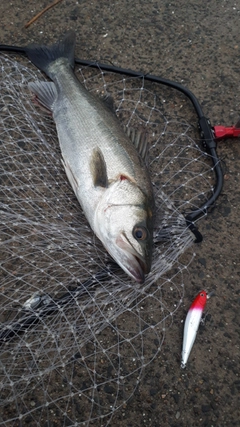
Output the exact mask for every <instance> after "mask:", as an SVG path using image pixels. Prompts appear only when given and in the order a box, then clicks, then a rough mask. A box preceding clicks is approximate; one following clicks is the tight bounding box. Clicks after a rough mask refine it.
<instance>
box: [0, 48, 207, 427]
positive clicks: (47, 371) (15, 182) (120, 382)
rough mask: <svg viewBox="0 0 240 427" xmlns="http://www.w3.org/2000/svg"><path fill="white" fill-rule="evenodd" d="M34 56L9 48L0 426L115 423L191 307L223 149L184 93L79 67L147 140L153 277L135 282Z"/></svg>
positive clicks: (0, 272)
mask: <svg viewBox="0 0 240 427" xmlns="http://www.w3.org/2000/svg"><path fill="white" fill-rule="evenodd" d="M24 61H25V60H24ZM24 61H23V60H22V59H21V64H20V62H17V61H15V60H14V59H13V58H9V57H7V56H4V55H2V56H0V64H1V79H0V85H1V89H0V111H1V122H0V123H1V130H0V144H1V151H0V153H1V154H0V156H1V160H0V180H1V181H0V192H1V197H0V215H1V225H0V248H1V250H0V321H1V329H0V390H1V391H0V394H1V410H0V425H1V426H7V427H9V426H43V425H48V426H54V425H61V426H81V425H84V426H87V425H108V424H109V423H110V422H111V419H112V417H113V415H114V413H115V412H116V410H117V409H119V408H121V407H123V408H124V407H125V405H126V402H127V401H128V400H129V399H130V397H131V396H132V395H133V394H134V391H135V389H136V388H137V387H138V384H139V381H140V380H141V374H142V372H143V369H144V368H145V367H146V366H147V365H148V364H149V363H150V362H151V360H152V359H153V358H154V357H156V355H157V354H158V353H159V352H160V351H161V346H162V343H163V340H164V337H165V332H166V331H167V329H168V328H169V327H170V325H171V323H172V318H173V315H174V313H175V311H176V310H177V309H178V307H179V306H180V304H181V301H182V298H183V293H184V280H185V279H184V277H185V271H186V269H187V267H188V265H189V263H190V261H191V259H192V258H193V250H192V249H188V248H190V247H191V246H192V244H193V242H194V239H195V236H194V235H193V233H192V232H191V231H190V230H189V228H187V225H186V220H185V217H186V215H187V214H188V213H189V212H191V211H192V210H193V209H195V208H196V207H199V206H202V205H203V204H204V202H205V201H207V199H208V198H209V196H210V195H211V194H212V192H213V185H214V173H213V170H212V166H211V159H210V158H209V157H208V156H207V155H206V154H205V153H204V152H203V151H202V149H201V145H200V143H199V142H198V140H199V134H198V131H197V129H196V126H195V125H196V115H195V113H194V111H193V109H192V106H191V104H190V102H189V101H188V100H187V98H185V97H184V96H183V95H181V94H179V93H178V92H176V91H175V90H172V89H170V88H166V87H164V86H160V85H157V84H154V83H149V82H146V81H145V80H144V78H128V77H126V76H125V77H124V76H120V75H115V74H113V73H108V72H103V71H102V70H101V69H91V68H88V67H82V68H78V69H77V70H76V73H77V75H78V77H79V79H80V80H81V81H82V82H83V83H84V85H85V86H86V87H87V89H88V90H90V91H92V92H93V93H95V94H96V95H98V96H104V95H106V94H108V95H109V94H110V95H111V97H112V98H113V100H114V104H115V109H116V114H117V115H118V117H119V120H120V121H121V123H122V124H123V126H127V127H128V128H133V129H141V128H142V129H143V130H144V132H146V133H147V137H148V140H149V145H150V149H149V155H148V167H149V170H150V174H151V178H152V182H153V186H154V192H155V198H156V205H157V214H156V227H155V231H154V255H153V266H152V271H151V273H150V274H149V275H148V277H147V279H146V281H145V283H144V285H138V284H136V283H134V282H132V281H131V280H130V279H129V278H128V277H127V276H126V274H125V273H124V272H123V271H121V269H120V268H119V267H117V266H116V265H115V264H114V263H113V262H112V260H111V259H110V257H109V256H108V254H107V253H106V251H105V249H104V248H103V247H102V244H101V242H99V241H98V239H97V238H96V237H95V236H94V235H93V233H92V231H91V229H90V228H89V226H88V223H87V221H86V219H85V217H84V215H83V214H82V211H81V208H80V206H79V204H78V202H77V200H76V198H75V196H74V194H73V191H72V189H71V187H70V184H69V183H68V180H67V178H66V175H65V172H64V170H63V166H62V163H61V155H60V150H59V144H58V140H57V136H56V131H55V127H54V124H53V122H52V119H51V117H50V115H48V114H46V113H44V112H42V111H41V110H39V109H38V108H37V107H36V106H35V105H34V104H33V102H32V99H31V96H30V94H29V90H28V87H27V85H28V82H30V81H36V80H43V79H44V76H42V75H41V74H40V73H39V72H38V71H36V70H35V69H34V68H33V67H32V66H31V64H29V63H28V62H24ZM186 249H188V250H187V251H186ZM185 251H186V253H185Z"/></svg>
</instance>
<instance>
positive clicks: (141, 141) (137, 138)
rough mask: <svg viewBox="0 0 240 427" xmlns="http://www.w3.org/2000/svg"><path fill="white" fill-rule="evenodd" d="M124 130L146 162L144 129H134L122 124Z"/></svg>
mask: <svg viewBox="0 0 240 427" xmlns="http://www.w3.org/2000/svg"><path fill="white" fill-rule="evenodd" d="M124 130H125V132H126V134H127V136H128V137H129V138H130V140H131V141H132V143H133V145H134V146H135V148H136V149H137V151H138V153H139V154H140V156H141V157H142V159H143V160H144V161H145V163H147V161H148V151H149V144H148V140H147V132H146V131H145V130H136V129H134V128H132V127H128V126H124Z"/></svg>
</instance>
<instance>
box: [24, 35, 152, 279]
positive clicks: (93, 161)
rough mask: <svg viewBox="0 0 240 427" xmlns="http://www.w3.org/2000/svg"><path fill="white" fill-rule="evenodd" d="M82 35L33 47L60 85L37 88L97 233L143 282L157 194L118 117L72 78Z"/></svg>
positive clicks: (34, 58) (34, 56) (34, 85)
mask: <svg viewBox="0 0 240 427" xmlns="http://www.w3.org/2000/svg"><path fill="white" fill-rule="evenodd" d="M74 45H75V34H74V33H73V32H69V33H68V34H67V35H66V36H65V38H64V39H63V41H62V42H58V43H57V44H55V45H53V46H52V47H46V46H40V47H39V46H30V47H29V48H28V49H27V53H28V56H29V58H30V60H32V62H33V63H34V64H35V65H37V66H38V67H39V68H40V69H42V70H43V71H45V73H46V74H47V75H48V76H49V77H50V78H51V79H52V81H53V82H42V83H31V84H30V85H29V86H30V90H31V91H32V92H33V93H34V94H35V95H36V97H37V100H38V102H39V103H40V104H42V105H43V106H44V107H46V108H48V109H50V110H51V111H52V113H53V119H54V121H55V123H56V127H57V133H58V138H59V143H60V148H61V153H62V157H63V164H64V167H65V171H66V174H67V176H68V179H69V181H70V183H71V185H72V188H73V190H74V192H75V194H76V196H77V198H78V200H79V202H80V204H81V206H82V208H83V211H84V213H85V215H86V217H87V219H88V221H89V223H90V225H91V227H92V229H93V231H94V232H95V233H96V235H97V236H98V237H99V239H100V240H101V241H102V243H103V245H104V246H105V248H106V249H107V250H108V252H109V253H110V255H111V256H112V257H113V258H114V259H115V261H116V262H117V263H118V264H119V265H120V266H121V267H122V268H123V270H124V271H125V272H126V273H127V274H128V275H129V276H130V277H132V278H133V279H134V280H136V281H137V282H139V283H142V282H143V281H144V278H145V274H147V273H148V272H149V271H150V268H151V257H152V245H153V221H154V207H155V204H154V197H153V190H152V184H151V179H150V176H149V173H148V170H147V167H146V165H145V162H144V160H143V159H142V158H141V156H140V154H139V153H138V151H137V150H136V148H135V146H134V144H133V143H132V142H131V141H130V139H129V138H128V136H127V135H126V133H125V132H124V130H123V129H122V127H121V125H120V123H119V121H118V119H117V117H116V115H115V114H114V113H113V112H112V111H110V109H109V108H108V106H107V105H105V104H104V103H103V102H102V100H100V99H99V98H97V97H95V96H93V95H92V94H91V93H89V92H88V91H87V90H86V89H85V88H84V86H83V85H82V84H81V83H80V82H79V81H78V79H77V78H76V76H75V75H74V73H73V69H72V68H73V58H74Z"/></svg>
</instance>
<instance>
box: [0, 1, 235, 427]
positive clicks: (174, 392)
mask: <svg viewBox="0 0 240 427" xmlns="http://www.w3.org/2000/svg"><path fill="white" fill-rule="evenodd" d="M47 4H48V2H47V1H36V0H35V1H32V2H26V1H24V0H15V1H14V2H8V3H6V2H4V3H1V5H0V14H1V28H0V40H1V43H2V44H12V45H19V46H23V45H25V44H27V43H29V42H33V41H34V42H39V41H40V40H41V41H44V42H45V43H49V42H53V41H55V40H56V39H58V37H59V36H60V35H61V34H63V33H64V32H66V30H68V29H74V30H75V31H76V33H77V49H76V56H77V57H80V58H82V59H92V60H96V59H97V60H100V61H101V62H107V61H111V62H113V63H114V64H115V65H117V66H120V67H123V68H131V69H133V70H141V71H144V72H145V73H151V74H154V75H159V76H161V77H165V78H168V79H171V80H174V81H178V82H180V83H182V84H183V85H185V86H187V87H188V88H189V89H190V90H192V92H193V93H194V94H195V95H196V96H197V98H198V99H199V101H200V102H201V105H202V107H203V109H204V112H205V115H206V117H209V118H210V120H211V122H212V124H213V125H217V124H222V125H226V126H231V125H233V124H235V123H236V122H237V120H238V118H239V116H240V83H239V69H240V34H239V18H240V5H239V4H238V3H237V2H236V1H233V0H228V1H224V0H219V1H216V2H207V3H206V4H204V3H200V2H198V1H196V0H195V1H182V0H180V1H173V2H171V3H168V2H160V1H148V2H145V1H141V0H139V1H136V0H133V1H131V2H129V1H115V2H109V1H105V0H102V1H100V2H99V1H96V0H94V1H91V2H87V1H85V0H83V1H70V0H66V1H62V2H60V3H59V4H57V5H56V6H55V7H53V8H52V9H50V10H49V11H47V12H46V13H45V14H44V15H43V16H42V17H40V18H39V19H38V20H37V21H36V22H35V23H34V24H32V25H31V26H30V27H29V28H28V29H25V28H24V25H25V23H26V22H28V21H29V20H30V19H31V18H32V17H33V16H34V15H35V14H36V13H38V12H39V11H40V10H42V9H43V8H44V7H45V6H46V5H47ZM239 142H240V139H238V140H237V139H236V140H226V141H223V142H219V145H218V153H219V155H220V158H221V159H222V165H223V169H224V175H225V182H224V188H223V191H222V194H221V195H220V197H219V199H218V201H217V203H216V206H215V208H214V210H213V212H211V213H210V214H209V215H208V216H207V217H206V218H205V219H203V220H202V221H201V222H200V223H199V227H200V231H201V233H202V234H203V237H204V239H203V242H202V243H201V244H199V245H196V247H195V248H194V249H195V252H196V257H195V261H194V262H193V263H192V264H191V266H190V267H189V275H188V277H187V279H186V281H185V298H184V303H183V305H182V306H181V308H180V309H179V310H178V311H177V313H176V315H175V317H174V319H173V324H172V326H171V328H169V329H168V330H167V333H166V338H165V341H164V345H163V346H162V350H161V352H160V355H159V357H158V358H156V359H155V360H154V361H153V362H152V363H151V364H150V365H149V366H148V367H147V369H146V371H145V377H144V378H142V381H141V382H140V385H139V388H138V390H137V392H136V393H135V395H134V397H133V398H132V399H131V401H130V402H129V403H128V405H127V406H126V407H125V408H122V409H120V410H119V411H118V412H116V415H115V416H114V418H113V420H112V422H111V425H112V426H126V427H133V426H154V427H157V426H159V427H167V426H171V427H187V426H188V427H192V426H194V427H198V426H201V427H211V426H214V427H215V426H216V427H223V426H231V427H233V426H239V419H240V410H239V390H240V378H239V356H240V351H239V333H240V324H239V323H240V322H239V304H240V289H239V275H240V267H239V254H240V250H239V243H240V231H239V224H240V220H239V208H238V206H239V202H240V190H239V184H240V175H239V165H240V146H239ZM201 288H204V289H207V290H208V291H211V290H215V296H214V297H212V298H211V299H210V300H209V301H208V303H207V316H206V319H205V324H204V325H203V326H202V327H201V328H200V331H199V335H198V337H197V342H196V344H195V346H194V349H193V352H192V354H191V356H190V359H189V363H188V365H187V368H186V369H185V370H184V371H183V370H181V369H180V351H181V332H182V327H183V323H182V321H183V319H184V317H185V315H186V312H187V309H188V306H189V305H190V303H191V300H192V299H193V297H194V296H195V295H196V293H197V292H198V291H199V290H200V289H201ZM149 351H151V349H149ZM26 425H27V424H26ZM56 425H59V426H60V425H61V421H60V420H59V424H56ZM103 425H104V424H103Z"/></svg>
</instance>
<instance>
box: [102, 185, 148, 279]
mask: <svg viewBox="0 0 240 427" xmlns="http://www.w3.org/2000/svg"><path fill="white" fill-rule="evenodd" d="M126 189H127V190H133V189H132V188H131V186H129V185H128V186H126ZM123 193H124V192H118V191H116V193H115V194H114V196H113V197H108V198H107V203H105V204H104V205H103V206H102V207H101V209H99V211H98V214H97V215H96V216H97V217H98V232H97V235H98V237H99V238H100V240H101V241H102V243H103V245H104V246H105V248H106V249H107V251H108V252H109V254H110V255H111V256H112V257H113V259H114V260H115V261H116V262H117V264H118V265H119V266H120V267H121V268H122V269H123V270H124V271H125V272H126V273H127V274H128V275H129V276H130V277H131V278H132V279H134V280H135V281H136V282H138V283H144V280H145V274H148V273H149V272H150V269H151V264H152V249H153V206H152V205H151V203H150V204H149V203H147V201H148V200H147V198H146V196H145V195H144V194H143V193H142V192H141V190H140V189H139V188H136V186H135V188H134V194H132V195H131V191H127V192H126V194H123ZM116 195H118V197H117V196H116ZM124 196H125V197H124Z"/></svg>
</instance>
